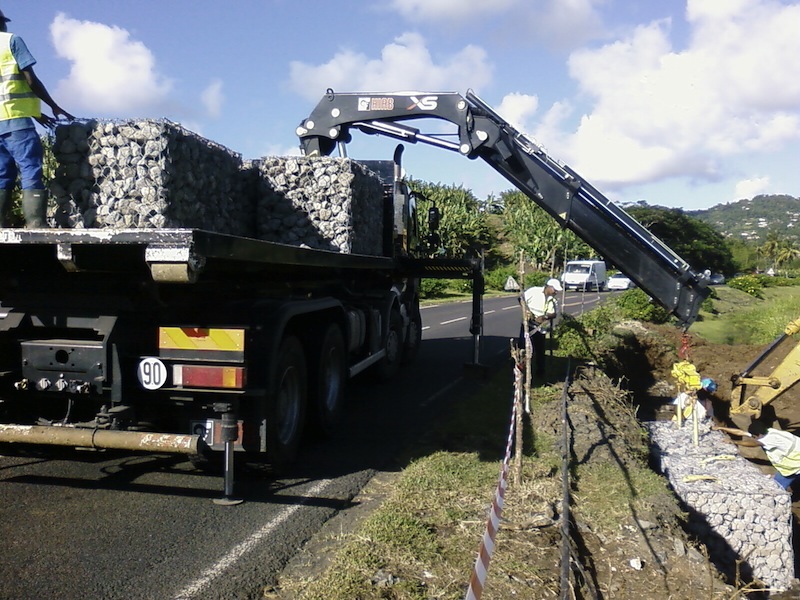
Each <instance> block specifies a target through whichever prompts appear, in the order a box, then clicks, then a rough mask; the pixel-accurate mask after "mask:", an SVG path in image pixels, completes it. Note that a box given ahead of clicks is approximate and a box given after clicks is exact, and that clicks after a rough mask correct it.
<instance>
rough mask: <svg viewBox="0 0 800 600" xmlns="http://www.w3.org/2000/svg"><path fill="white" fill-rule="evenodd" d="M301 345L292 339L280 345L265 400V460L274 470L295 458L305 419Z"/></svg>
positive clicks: (304, 361) (304, 388)
mask: <svg viewBox="0 0 800 600" xmlns="http://www.w3.org/2000/svg"><path fill="white" fill-rule="evenodd" d="M306 373H307V369H306V359H305V354H304V353H303V346H302V345H301V344H300V340H298V339H297V338H296V337H294V336H287V337H285V338H284V340H283V342H281V346H280V350H279V351H278V354H277V356H276V363H275V366H274V368H273V371H272V380H271V382H270V384H271V385H270V386H269V390H270V391H269V392H268V397H267V407H266V414H267V424H266V430H267V460H268V461H269V463H270V464H271V465H272V466H273V467H274V468H276V469H280V468H283V467H285V466H287V465H289V464H291V462H292V461H293V460H294V459H295V457H296V456H297V449H298V447H299V446H300V439H301V437H302V434H303V425H304V423H305V418H306V405H307V401H308V399H307V392H308V390H307V381H306Z"/></svg>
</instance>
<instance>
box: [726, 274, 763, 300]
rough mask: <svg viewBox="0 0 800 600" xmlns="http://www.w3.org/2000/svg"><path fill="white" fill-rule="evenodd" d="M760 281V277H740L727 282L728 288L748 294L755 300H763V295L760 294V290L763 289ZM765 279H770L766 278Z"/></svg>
mask: <svg viewBox="0 0 800 600" xmlns="http://www.w3.org/2000/svg"><path fill="white" fill-rule="evenodd" d="M762 279H763V278H762V276H760V275H742V276H740V277H734V278H733V279H731V280H729V281H728V287H731V288H733V289H735V290H740V291H742V292H745V293H746V294H750V295H751V296H754V297H755V298H763V297H764V295H763V294H762V293H761V290H763V289H764V284H763V283H762ZM766 279H772V278H771V277H766Z"/></svg>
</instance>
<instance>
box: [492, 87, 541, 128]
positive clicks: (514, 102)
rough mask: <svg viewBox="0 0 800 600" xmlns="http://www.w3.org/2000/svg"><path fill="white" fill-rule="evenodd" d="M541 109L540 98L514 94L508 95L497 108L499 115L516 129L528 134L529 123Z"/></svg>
mask: <svg viewBox="0 0 800 600" xmlns="http://www.w3.org/2000/svg"><path fill="white" fill-rule="evenodd" d="M538 108H539V98H538V97H537V96H531V95H529V94H521V93H519V92H512V93H511V94H506V95H505V96H504V97H503V99H502V100H501V102H500V106H498V107H497V113H498V114H500V115H502V116H503V118H504V119H505V120H506V121H508V122H509V123H511V125H513V126H514V127H515V128H516V129H518V130H519V131H522V132H523V133H527V132H528V129H529V126H528V123H529V122H530V121H529V120H530V119H531V117H533V115H534V114H536V110H537V109H538Z"/></svg>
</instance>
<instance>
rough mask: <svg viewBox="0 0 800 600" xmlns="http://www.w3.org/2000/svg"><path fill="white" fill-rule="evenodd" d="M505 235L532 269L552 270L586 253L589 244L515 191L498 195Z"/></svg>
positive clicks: (516, 252)
mask: <svg viewBox="0 0 800 600" xmlns="http://www.w3.org/2000/svg"><path fill="white" fill-rule="evenodd" d="M499 204H502V206H503V218H504V221H503V225H504V235H505V238H506V239H507V240H508V241H509V242H510V243H511V245H512V246H513V247H514V253H515V254H518V253H519V252H522V253H523V254H524V255H525V257H527V259H528V261H529V262H531V263H532V265H533V267H534V268H535V269H540V270H550V271H551V272H555V271H556V270H558V269H559V268H560V266H561V265H562V263H563V261H564V260H569V259H571V258H573V257H575V256H587V255H588V254H590V253H591V251H590V250H589V247H588V246H587V245H586V244H585V243H584V242H582V241H581V240H580V239H579V238H578V237H577V236H576V235H575V234H574V233H573V232H572V231H570V230H568V229H563V228H562V227H561V225H559V224H558V222H557V221H556V220H555V219H553V218H552V217H551V216H550V215H549V214H548V213H547V211H545V210H544V209H543V208H541V207H540V206H539V205H538V204H536V202H534V201H533V200H531V199H530V198H529V197H528V196H526V195H525V194H523V193H522V192H519V191H514V190H509V191H505V192H502V193H501V194H500V203H499Z"/></svg>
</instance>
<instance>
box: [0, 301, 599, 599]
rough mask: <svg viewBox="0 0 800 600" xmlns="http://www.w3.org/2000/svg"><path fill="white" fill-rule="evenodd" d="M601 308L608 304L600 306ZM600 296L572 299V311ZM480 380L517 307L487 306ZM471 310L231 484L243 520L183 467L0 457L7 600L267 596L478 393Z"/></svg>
mask: <svg viewBox="0 0 800 600" xmlns="http://www.w3.org/2000/svg"><path fill="white" fill-rule="evenodd" d="M604 296H605V295H604ZM582 300H585V301H586V304H587V305H591V304H592V303H594V302H596V301H597V294H593V295H592V294H586V296H585V297H584V295H583V294H577V293H573V294H567V295H566V302H565V303H564V309H565V310H566V311H567V312H576V311H579V310H581V309H582V308H584V307H585V306H582V303H581V301H582ZM484 313H485V318H484V333H483V335H482V336H481V339H480V344H479V351H480V355H479V358H480V361H479V362H480V364H481V365H482V366H483V367H485V368H498V367H502V366H503V365H504V364H508V365H510V362H509V357H508V347H509V344H508V340H509V338H512V337H516V335H517V333H518V331H519V319H520V313H519V306H518V305H517V302H516V298H515V296H513V295H508V296H504V297H500V298H490V299H485V300H484ZM469 315H470V303H452V304H442V305H439V306H429V307H425V308H424V309H423V327H424V330H423V345H422V348H421V349H420V353H419V356H418V358H417V360H416V361H415V362H414V363H413V364H411V365H408V366H407V367H406V368H405V369H404V370H403V371H402V372H401V373H400V375H398V376H397V377H396V378H395V379H393V380H392V381H391V382H389V383H384V384H378V383H375V382H372V381H370V380H369V378H368V377H366V376H359V378H357V379H356V380H354V381H352V382H351V385H350V387H349V389H348V410H347V414H346V416H345V419H344V423H343V424H342V427H341V428H340V430H339V432H338V433H337V434H336V435H335V436H334V437H333V438H332V439H328V440H310V441H309V443H307V444H306V446H305V447H304V450H303V451H302V453H301V455H300V457H299V460H298V463H297V465H296V466H295V467H294V468H293V469H292V471H291V472H289V473H286V474H285V475H284V476H281V477H278V476H276V475H274V474H269V473H264V472H259V471H258V470H256V469H247V470H245V471H244V472H242V473H239V474H238V475H237V481H236V488H235V492H236V495H238V496H241V497H242V498H244V500H245V502H244V503H243V504H241V505H239V506H235V507H224V506H219V505H217V504H214V503H213V502H212V500H213V499H214V498H218V497H220V496H221V490H222V481H221V478H220V477H214V476H209V475H206V474H203V473H200V472H198V471H195V470H193V469H192V467H191V465H190V464H189V463H188V462H186V461H185V460H184V459H183V458H182V457H175V456H167V455H137V456H131V455H129V454H120V453H114V452H97V451H69V452H65V451H63V450H62V451H47V452H27V453H22V454H20V453H17V454H15V455H11V456H8V455H6V456H0V540H2V541H0V598H2V599H9V600H12V599H13V600H27V599H36V600H40V599H42V598H59V599H62V600H71V599H73V598H74V599H78V598H81V599H83V598H107V599H115V598H125V599H137V598H142V599H145V598H146V599H148V600H152V599H161V598H164V599H187V600H188V599H209V598H220V599H226V600H228V599H231V598H261V597H262V596H263V594H262V590H263V586H264V585H269V584H270V583H271V582H273V581H274V579H275V576H276V574H277V573H278V572H279V571H280V569H281V568H282V567H283V566H284V565H285V564H286V562H287V561H288V560H289V558H291V556H292V555H293V554H294V553H295V552H297V550H298V549H299V548H300V546H301V545H302V544H303V542H304V541H305V540H307V539H309V538H310V537H311V536H312V535H313V534H314V533H315V532H316V531H317V530H318V529H319V528H320V526H321V525H322V524H323V523H324V522H325V521H326V520H328V519H329V518H330V517H331V516H333V514H335V513H336V511H338V510H340V509H342V508H343V507H346V506H348V505H349V503H350V502H351V501H352V498H354V497H355V495H356V494H357V493H358V491H359V490H360V489H361V488H362V487H363V486H364V484H365V483H366V482H367V481H368V480H369V479H370V478H371V477H372V476H373V475H374V474H375V473H376V472H377V471H386V470H395V469H400V468H402V466H403V464H402V459H401V458H400V457H401V456H402V454H403V450H404V448H407V447H408V445H409V444H410V443H411V442H412V441H413V440H414V439H415V438H416V437H418V436H419V435H421V434H422V433H423V432H424V431H425V429H426V428H427V427H428V426H429V425H430V424H431V423H433V422H434V421H435V420H436V419H438V418H441V417H442V415H443V413H444V412H445V411H446V410H447V407H448V406H449V405H450V403H451V402H453V401H456V400H457V399H458V398H460V397H463V395H465V394H469V393H471V392H472V391H473V390H474V389H475V384H474V380H473V379H472V377H473V376H474V372H473V373H472V374H471V375H470V371H468V370H465V368H464V365H465V364H466V363H472V362H474V356H475V354H474V353H475V344H474V341H473V338H472V336H471V335H470V334H469V331H468V330H469Z"/></svg>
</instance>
